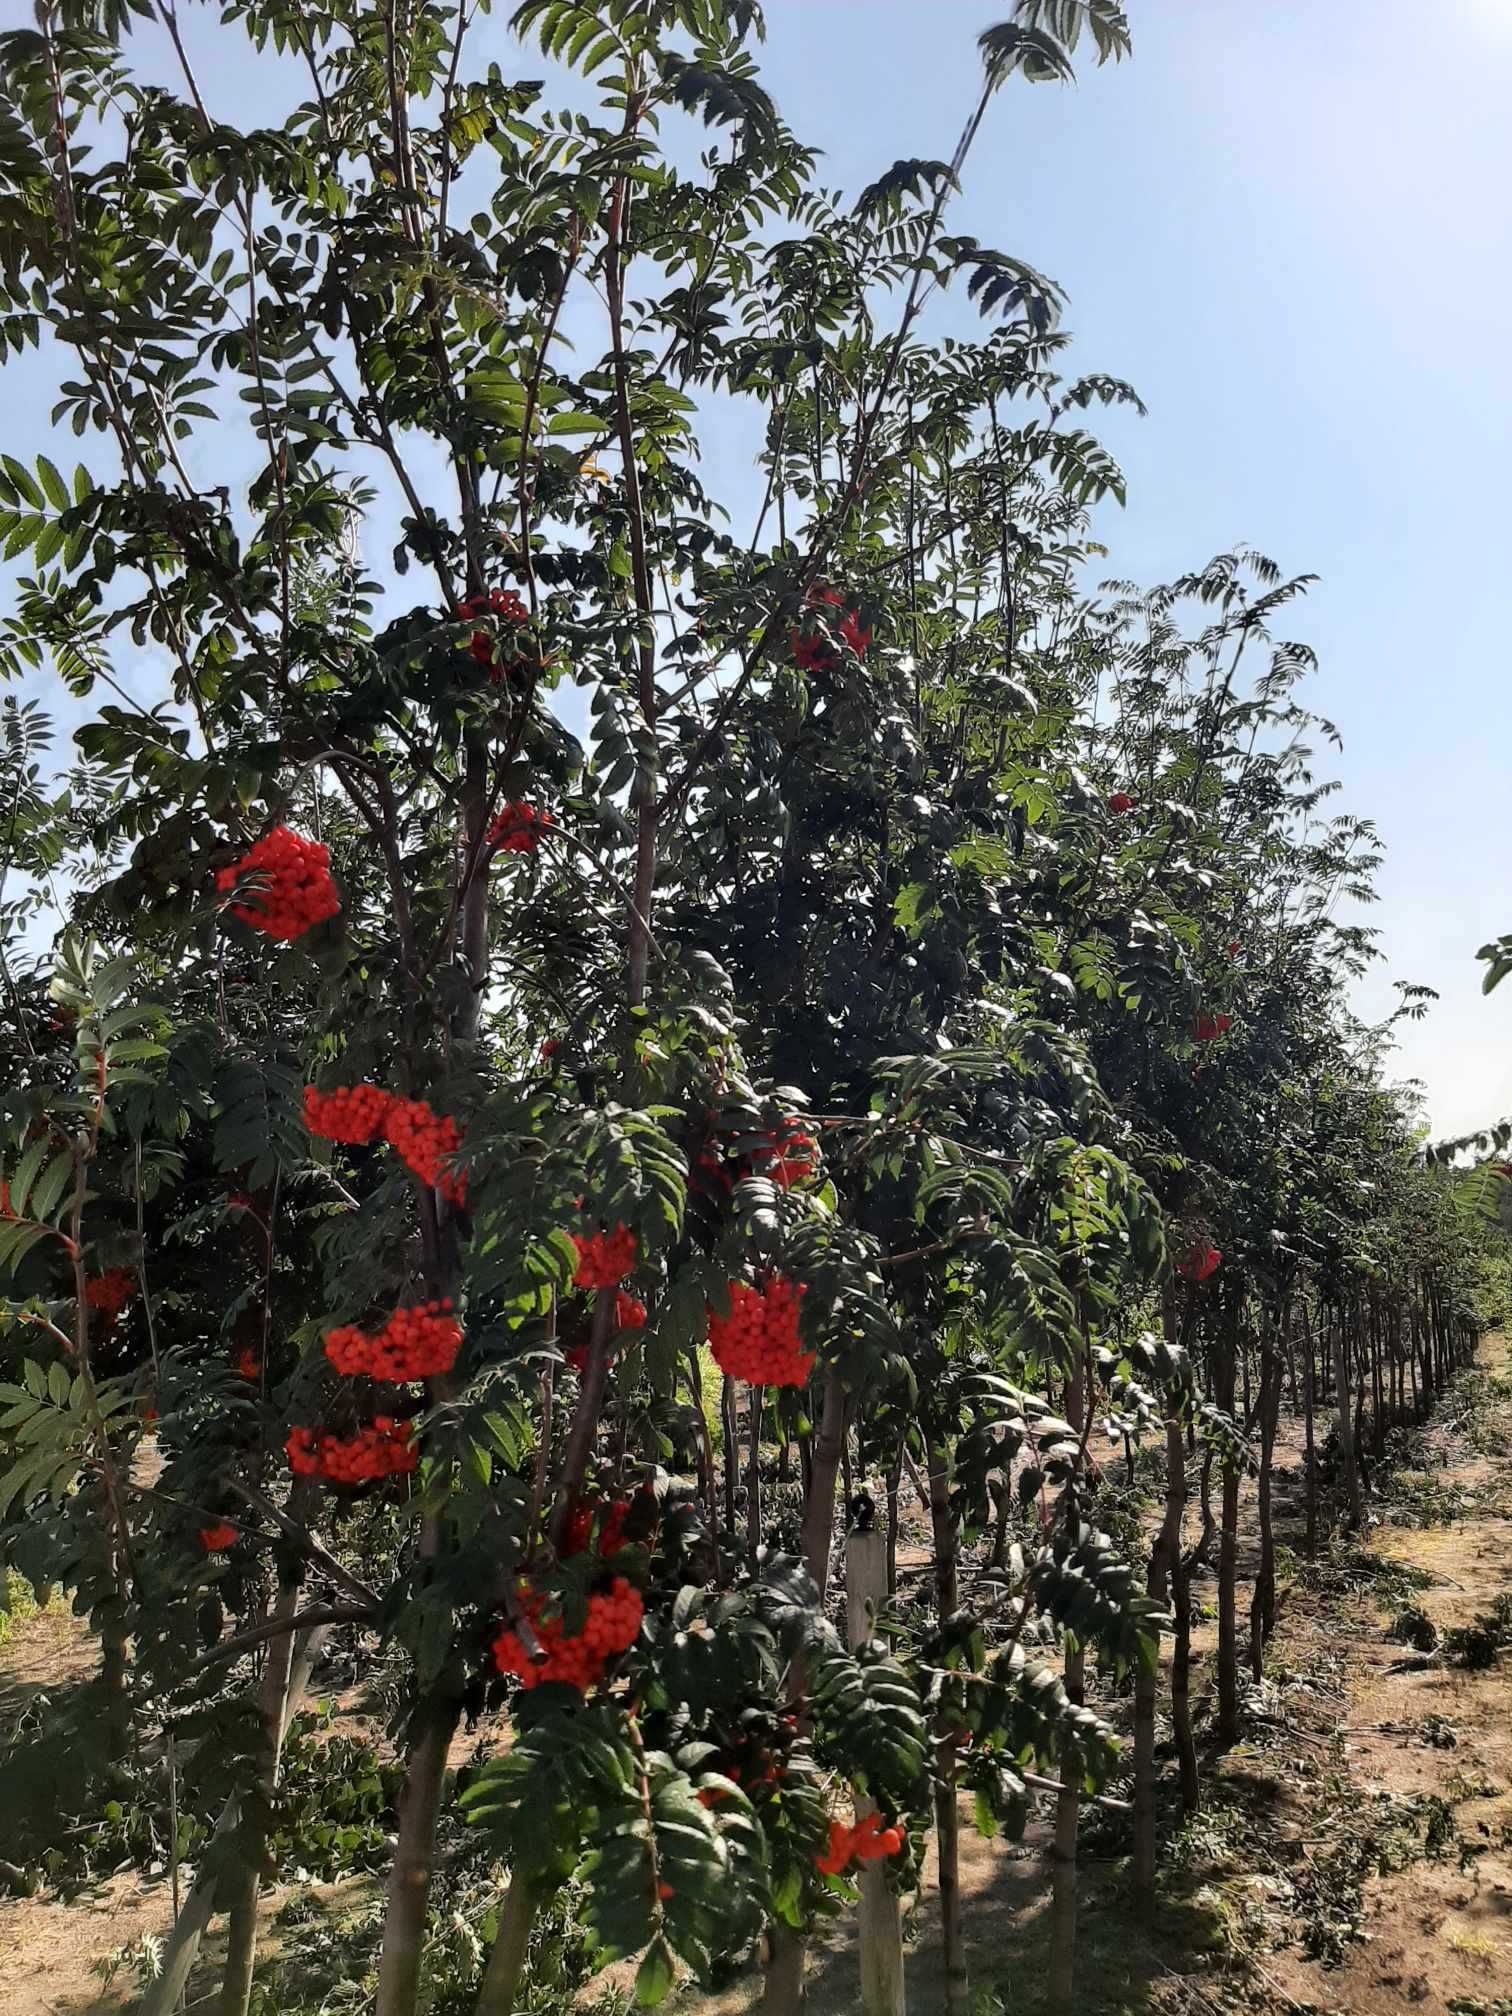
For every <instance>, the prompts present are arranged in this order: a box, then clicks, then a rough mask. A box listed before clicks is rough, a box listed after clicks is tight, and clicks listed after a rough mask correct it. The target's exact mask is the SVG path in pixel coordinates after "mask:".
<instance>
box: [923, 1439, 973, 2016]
mask: <svg viewBox="0 0 1512 2016" xmlns="http://www.w3.org/2000/svg"><path fill="white" fill-rule="evenodd" d="M929 1523H930V1529H931V1533H932V1536H933V1540H934V1575H935V1605H936V1608H937V1610H938V1612H939V1618H940V1622H941V1624H942V1625H943V1624H944V1623H945V1621H946V1619H947V1618H949V1617H952V1616H954V1614H955V1611H956V1609H957V1607H958V1605H959V1594H958V1589H957V1572H956V1534H955V1522H954V1520H953V1519H952V1518H951V1516H950V1456H949V1452H948V1451H947V1449H946V1448H945V1446H944V1444H943V1443H940V1442H935V1441H931V1442H930V1444H929ZM956 1727H957V1725H956V1721H955V1718H954V1717H953V1716H952V1715H951V1714H950V1711H949V1709H948V1707H945V1706H942V1709H941V1713H940V1719H939V1722H938V1725H937V1727H936V1730H935V1843H936V1850H937V1855H936V1880H937V1881H938V1883H939V1886H940V1936H941V1941H942V1944H943V1946H944V1952H945V2011H946V2016H964V2012H965V2011H966V2009H967V2007H968V2004H969V2000H970V1986H969V1981H968V1977H967V1970H966V1927H965V1922H964V1918H963V1913H962V1903H961V1814H960V1808H959V1806H958V1805H957V1804H956V1762H957V1758H958V1756H959V1752H958V1750H957V1748H956Z"/></svg>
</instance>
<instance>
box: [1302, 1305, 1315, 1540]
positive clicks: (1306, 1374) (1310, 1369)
mask: <svg viewBox="0 0 1512 2016" xmlns="http://www.w3.org/2000/svg"><path fill="white" fill-rule="evenodd" d="M1302 1352H1303V1358H1302V1408H1303V1413H1302V1422H1303V1434H1304V1436H1305V1438H1306V1443H1305V1454H1304V1457H1303V1469H1302V1475H1303V1494H1304V1497H1305V1500H1306V1515H1307V1532H1306V1537H1305V1539H1304V1541H1303V1545H1304V1547H1305V1548H1306V1550H1307V1558H1308V1560H1309V1561H1312V1560H1315V1559H1316V1558H1317V1553H1318V1449H1317V1441H1316V1436H1315V1431H1314V1427H1313V1413H1314V1396H1315V1392H1316V1382H1315V1378H1314V1362H1315V1354H1314V1351H1313V1333H1312V1323H1311V1321H1310V1319H1309V1317H1308V1313H1307V1304H1306V1302H1305V1301H1304V1302H1303V1304H1302Z"/></svg>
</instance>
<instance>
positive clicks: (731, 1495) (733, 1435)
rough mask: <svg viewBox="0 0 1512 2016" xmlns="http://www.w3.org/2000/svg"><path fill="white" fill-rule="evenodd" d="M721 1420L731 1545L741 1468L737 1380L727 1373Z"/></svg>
mask: <svg viewBox="0 0 1512 2016" xmlns="http://www.w3.org/2000/svg"><path fill="white" fill-rule="evenodd" d="M719 1422H720V1427H721V1429H722V1430H723V1441H724V1523H725V1532H726V1533H727V1534H728V1535H729V1538H730V1545H731V1546H732V1547H733V1546H734V1545H735V1544H736V1542H735V1477H736V1472H737V1471H738V1470H739V1468H740V1433H739V1430H738V1429H737V1427H736V1425H735V1381H734V1380H733V1379H732V1378H730V1376H729V1374H728V1373H726V1374H725V1375H724V1377H723V1383H722V1384H721V1387H720V1393H719Z"/></svg>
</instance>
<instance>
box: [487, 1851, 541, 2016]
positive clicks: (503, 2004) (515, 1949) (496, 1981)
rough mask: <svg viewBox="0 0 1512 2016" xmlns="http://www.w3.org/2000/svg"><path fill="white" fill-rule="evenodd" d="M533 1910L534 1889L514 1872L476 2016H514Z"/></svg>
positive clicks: (501, 1913) (528, 1942)
mask: <svg viewBox="0 0 1512 2016" xmlns="http://www.w3.org/2000/svg"><path fill="white" fill-rule="evenodd" d="M535 1913H536V1892H535V1889H534V1887H533V1886H532V1885H531V1884H529V1883H527V1882H526V1881H525V1879H524V1877H523V1876H521V1875H519V1874H518V1873H516V1874H515V1875H514V1876H512V1877H511V1878H510V1882H509V1890H508V1892H507V1894H506V1896H505V1898H504V1909H503V1910H502V1911H501V1912H500V1914H499V1929H498V1931H497V1932H496V1933H495V1934H494V1943H493V1946H492V1949H491V1950H490V1952H489V1955H488V1965H487V1967H486V1968H485V1969H484V1971H483V1981H482V1985H481V1986H480V1987H479V1989H478V2001H477V2007H476V2016H515V1998H516V1994H517V1991H518V1989H519V1985H520V1976H521V1974H522V1973H523V1972H524V1971H525V1955H526V1952H527V1951H528V1950H529V1946H530V1927H531V1924H532V1923H533V1921H534V1919H535Z"/></svg>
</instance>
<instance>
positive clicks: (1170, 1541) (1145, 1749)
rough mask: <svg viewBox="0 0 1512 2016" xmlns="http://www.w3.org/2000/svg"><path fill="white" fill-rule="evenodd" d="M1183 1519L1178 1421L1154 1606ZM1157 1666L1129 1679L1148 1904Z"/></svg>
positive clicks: (1137, 1839)
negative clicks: (1131, 1692)
mask: <svg viewBox="0 0 1512 2016" xmlns="http://www.w3.org/2000/svg"><path fill="white" fill-rule="evenodd" d="M1185 1514H1186V1448H1185V1445H1184V1443H1183V1441H1182V1434H1181V1421H1180V1418H1179V1417H1178V1416H1176V1415H1173V1416H1171V1418H1170V1419H1168V1420H1167V1422H1166V1488H1165V1511H1164V1516H1163V1517H1162V1519H1161V1522H1160V1530H1159V1532H1158V1533H1157V1534H1156V1535H1155V1539H1154V1543H1153V1545H1152V1546H1151V1548H1150V1572H1149V1578H1148V1583H1147V1588H1148V1591H1149V1594H1150V1596H1151V1597H1152V1598H1153V1599H1154V1601H1155V1602H1157V1603H1160V1604H1162V1605H1164V1604H1167V1603H1169V1601H1170V1597H1171V1587H1172V1582H1173V1577H1174V1573H1175V1571H1176V1570H1177V1569H1178V1567H1179V1563H1180V1557H1181V1528H1182V1521H1183V1519H1184V1517H1185ZM1159 1679H1160V1674H1159V1661H1158V1659H1156V1660H1155V1661H1153V1662H1152V1663H1151V1664H1150V1666H1149V1667H1146V1666H1144V1665H1143V1664H1141V1666H1140V1667H1139V1670H1138V1671H1137V1672H1136V1674H1135V1675H1134V1857H1133V1878H1134V1890H1135V1894H1136V1896H1138V1897H1140V1898H1141V1899H1143V1900H1145V1901H1148V1900H1149V1899H1151V1898H1152V1897H1153V1896H1154V1893H1155V1699H1156V1690H1157V1688H1158V1685H1159Z"/></svg>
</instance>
